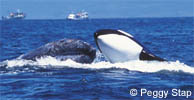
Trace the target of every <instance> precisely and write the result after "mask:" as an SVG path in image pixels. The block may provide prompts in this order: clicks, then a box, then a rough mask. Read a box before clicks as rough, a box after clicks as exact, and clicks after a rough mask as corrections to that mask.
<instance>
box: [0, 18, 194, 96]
mask: <svg viewBox="0 0 194 100" xmlns="http://www.w3.org/2000/svg"><path fill="white" fill-rule="evenodd" d="M0 25H1V26H0V32H1V34H0V99H1V100H150V99H160V100H161V99H167V100H187V99H188V100H193V99H194V93H193V92H194V53H193V52H194V27H193V26H194V18H192V17H185V18H129V19H90V20H81V21H69V20H15V21H14V20H12V21H0ZM99 29H120V30H123V31H126V32H128V33H130V34H132V35H133V36H134V37H135V38H136V40H138V41H139V42H140V43H141V44H143V45H144V46H145V47H146V48H147V49H149V50H150V51H151V52H152V53H154V54H155V55H157V56H159V57H161V58H164V59H167V60H168V61H166V62H157V61H129V62H125V63H115V64H112V63H110V62H108V61H107V60H106V58H105V57H104V56H103V55H102V54H101V53H100V52H99V50H97V57H96V58H95V60H94V62H93V63H92V64H80V63H76V62H74V61H71V60H67V61H59V60H57V59H55V58H53V57H45V58H40V59H38V60H37V61H30V60H17V59H16V58H17V57H18V56H20V55H22V54H24V53H27V52H29V51H31V50H33V49H35V48H38V47H39V46H41V45H44V44H46V43H48V42H52V41H55V40H59V39H63V38H75V39H80V40H84V41H86V42H88V43H90V44H91V45H92V46H94V47H95V48H96V49H97V47H96V44H95V42H94V38H93V35H94V32H95V31H96V30H99ZM165 93H166V95H165Z"/></svg>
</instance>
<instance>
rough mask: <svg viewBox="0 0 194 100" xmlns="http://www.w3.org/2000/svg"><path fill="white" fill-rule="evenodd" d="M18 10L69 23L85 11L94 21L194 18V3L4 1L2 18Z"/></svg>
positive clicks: (190, 0)
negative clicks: (69, 15) (70, 14)
mask: <svg viewBox="0 0 194 100" xmlns="http://www.w3.org/2000/svg"><path fill="white" fill-rule="evenodd" d="M17 9H20V10H21V11H23V12H24V13H26V15H27V18H26V19H65V18H66V17H67V15H68V14H69V13H71V12H74V13H75V12H79V11H81V10H85V11H87V12H88V13H89V17H90V18H134V17H191V16H192V17H193V16H194V0H0V16H6V15H8V14H9V13H10V12H13V11H16V10H17Z"/></svg>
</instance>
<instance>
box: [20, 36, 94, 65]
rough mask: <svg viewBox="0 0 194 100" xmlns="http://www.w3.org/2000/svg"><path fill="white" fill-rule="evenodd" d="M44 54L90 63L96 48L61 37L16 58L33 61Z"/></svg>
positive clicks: (60, 58)
mask: <svg viewBox="0 0 194 100" xmlns="http://www.w3.org/2000/svg"><path fill="white" fill-rule="evenodd" d="M44 56H51V57H55V58H56V59H59V60H67V59H71V60H74V61H76V62H79V63H91V62H92V61H93V60H94V58H95V57H96V49H95V48H94V47H92V46H91V45H90V44H88V43H86V42H84V41H81V40H77V39H61V40H58V41H54V42H51V43H48V44H45V45H43V46H41V47H39V48H37V49H35V50H32V51H30V52H28V53H26V54H24V55H22V56H20V57H18V59H26V60H33V61H35V60H36V59H37V58H41V57H44Z"/></svg>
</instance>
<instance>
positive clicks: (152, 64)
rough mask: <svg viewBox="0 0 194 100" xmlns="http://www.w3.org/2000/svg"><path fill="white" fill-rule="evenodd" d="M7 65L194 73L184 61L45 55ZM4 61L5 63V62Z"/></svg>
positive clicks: (11, 61) (12, 61)
mask: <svg viewBox="0 0 194 100" xmlns="http://www.w3.org/2000/svg"><path fill="white" fill-rule="evenodd" d="M5 62H6V63H7V66H6V67H15V66H17V67H19V66H20V67H22V66H25V65H30V66H39V67H47V66H49V68H50V67H55V68H65V67H72V68H82V69H109V68H120V69H128V70H130V71H139V72H159V71H163V70H167V71H175V72H179V71H180V72H185V73H192V74H194V67H191V66H188V65H186V64H184V63H180V62H179V61H176V62H157V61H129V62H125V63H114V64H112V63H110V62H107V61H99V62H93V63H92V64H81V63H76V62H74V61H72V60H66V61H59V60H57V59H55V58H53V57H44V58H40V59H37V61H30V60H10V61H5ZM5 62H4V63H5Z"/></svg>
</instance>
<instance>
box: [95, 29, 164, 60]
mask: <svg viewBox="0 0 194 100" xmlns="http://www.w3.org/2000/svg"><path fill="white" fill-rule="evenodd" d="M94 37H95V41H96V44H97V46H98V48H99V50H100V51H101V52H102V54H103V55H104V56H105V57H106V58H107V59H108V60H109V61H110V62H112V63H116V62H126V61H129V60H162V59H159V57H157V56H154V55H153V54H150V53H147V51H145V49H144V47H143V46H142V45H141V44H140V43H138V42H137V41H136V40H134V38H133V36H132V35H131V34H129V33H126V32H124V31H121V30H109V29H106V30H99V31H97V32H96V33H95V34H94Z"/></svg>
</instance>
